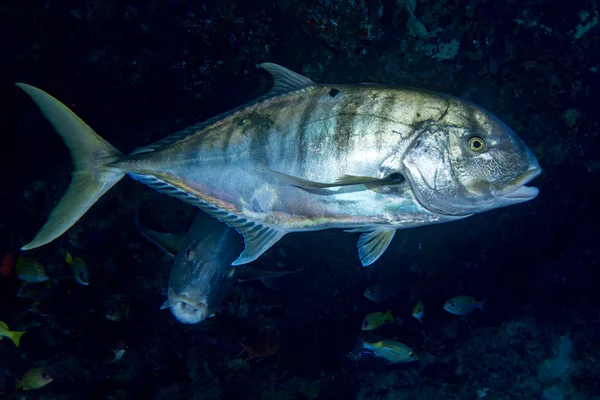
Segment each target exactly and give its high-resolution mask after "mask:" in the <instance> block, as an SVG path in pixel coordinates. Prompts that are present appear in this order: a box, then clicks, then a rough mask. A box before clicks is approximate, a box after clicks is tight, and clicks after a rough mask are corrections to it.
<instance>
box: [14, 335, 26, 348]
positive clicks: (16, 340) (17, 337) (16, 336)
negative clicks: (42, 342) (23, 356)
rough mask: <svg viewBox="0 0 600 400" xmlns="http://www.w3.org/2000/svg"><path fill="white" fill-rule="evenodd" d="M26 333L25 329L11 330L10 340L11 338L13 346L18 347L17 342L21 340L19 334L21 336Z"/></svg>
mask: <svg viewBox="0 0 600 400" xmlns="http://www.w3.org/2000/svg"><path fill="white" fill-rule="evenodd" d="M26 333H27V331H16V332H11V333H10V340H12V342H13V343H14V344H15V346H17V347H19V344H20V342H21V336H23V335H24V334H26Z"/></svg>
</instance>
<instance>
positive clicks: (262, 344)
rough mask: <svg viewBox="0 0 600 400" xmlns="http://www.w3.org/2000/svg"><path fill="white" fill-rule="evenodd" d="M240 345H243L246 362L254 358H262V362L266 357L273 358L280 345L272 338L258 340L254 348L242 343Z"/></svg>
mask: <svg viewBox="0 0 600 400" xmlns="http://www.w3.org/2000/svg"><path fill="white" fill-rule="evenodd" d="M240 344H241V345H242V353H246V357H247V358H246V360H251V359H253V358H260V359H261V360H262V359H263V358H265V357H269V356H272V355H273V354H275V353H276V352H277V350H279V344H278V343H277V342H276V341H275V340H273V339H271V338H263V339H261V340H258V341H256V342H255V344H253V345H252V346H249V345H247V344H244V343H241V342H240ZM242 353H240V354H242Z"/></svg>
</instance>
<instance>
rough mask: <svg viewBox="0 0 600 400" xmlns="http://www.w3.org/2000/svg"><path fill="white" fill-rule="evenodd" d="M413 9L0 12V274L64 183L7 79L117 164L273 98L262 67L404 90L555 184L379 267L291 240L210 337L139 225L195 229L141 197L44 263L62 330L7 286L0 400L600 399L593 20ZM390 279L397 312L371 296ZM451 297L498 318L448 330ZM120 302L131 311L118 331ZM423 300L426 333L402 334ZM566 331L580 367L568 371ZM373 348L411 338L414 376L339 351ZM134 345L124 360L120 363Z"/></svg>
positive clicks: (110, 207)
mask: <svg viewBox="0 0 600 400" xmlns="http://www.w3.org/2000/svg"><path fill="white" fill-rule="evenodd" d="M405 3H410V1H362V0H348V1H345V0H344V1H297V2H296V1H282V2H262V1H253V2H217V1H208V2H192V1H183V0H182V1H151V2H135V1H128V2H119V1H102V0H96V1H49V0H46V1H24V2H19V1H10V0H8V1H4V2H1V3H0V38H2V40H1V43H2V47H0V54H1V57H0V61H1V63H0V71H1V73H0V99H1V100H0V101H1V105H2V106H1V107H0V131H1V138H2V145H1V147H0V152H1V153H0V170H1V171H2V190H1V195H0V203H1V208H0V213H1V215H0V257H3V256H4V255H5V254H6V253H7V252H12V253H13V254H15V255H18V254H19V250H18V249H19V247H20V246H22V245H23V244H24V243H26V242H28V241H29V240H30V239H31V238H32V237H33V235H34V234H35V232H37V230H38V229H39V227H40V226H41V225H42V224H43V222H44V221H45V219H46V217H47V215H48V214H49V212H50V210H51V209H52V207H53V206H54V205H55V204H56V202H57V201H58V200H59V199H60V197H61V196H62V193H64V191H65V189H66V187H67V185H68V182H69V174H70V169H71V165H70V158H69V155H68V151H67V150H66V148H65V147H64V145H63V143H62V142H61V141H60V139H59V137H58V135H56V134H55V133H54V132H53V130H52V128H51V127H50V126H49V124H48V123H47V122H46V121H45V120H44V118H43V117H42V115H41V114H40V113H39V111H38V109H37V108H36V107H35V106H34V104H33V103H32V102H31V100H30V99H29V98H28V97H27V96H25V95H24V94H23V93H22V92H20V91H19V90H18V89H17V88H16V87H15V86H14V85H13V83H14V82H26V83H29V84H32V85H36V86H39V87H41V88H43V89H44V90H46V91H47V92H48V93H51V94H52V95H54V96H56V97H57V98H59V99H60V100H61V101H63V102H64V103H65V104H66V105H67V106H69V107H70V108H72V109H73V110H74V111H75V112H76V113H77V114H78V115H79V116H80V117H81V118H82V119H84V120H85V121H86V122H87V123H88V124H89V125H90V126H92V127H93V128H94V129H95V130H96V131H97V132H98V133H99V134H100V135H101V136H102V137H104V138H105V139H106V140H108V141H109V142H110V143H112V144H114V145H115V146H116V147H117V148H118V149H120V150H122V151H124V152H128V151H131V150H133V149H134V148H135V147H137V146H140V145H143V144H148V143H151V142H152V141H155V140H158V139H160V138H162V137H164V136H166V135H168V134H169V133H172V132H174V131H176V130H177V129H180V128H183V127H185V126H189V125H191V124H193V123H196V122H199V121H201V120H203V119H205V118H209V117H211V116H213V115H215V114H218V113H220V112H224V111H226V110H228V109H230V108H233V107H235V106H237V105H240V104H242V103H244V102H246V101H250V100H252V99H253V98H255V97H257V96H259V95H261V94H263V93H264V92H266V91H267V90H268V88H269V85H270V82H271V80H270V77H269V76H268V74H267V73H265V72H264V71H261V70H260V69H258V68H257V64H259V63H261V62H264V61H271V62H276V63H279V64H281V65H284V66H286V67H288V68H290V69H292V70H295V71H297V72H300V73H303V74H305V75H307V76H309V77H310V78H311V79H313V80H315V81H317V82H337V83H359V82H381V83H388V84H409V85H413V86H419V87H423V88H428V89H433V90H438V91H442V92H446V93H450V94H453V95H456V96H459V97H463V98H466V99H469V100H471V101H474V102H475V103H477V104H480V105H482V106H484V107H486V108H488V109H489V110H491V111H492V112H493V113H494V114H496V115H497V116H498V117H499V118H501V119H502V120H503V121H505V122H506V123H507V124H508V125H509V126H511V127H512V128H513V129H514V130H515V131H516V132H517V133H518V134H519V136H520V137H521V138H522V139H523V140H524V141H525V142H526V143H527V144H528V146H529V147H530V148H531V149H532V150H533V151H534V153H535V154H536V156H538V158H539V161H540V164H541V165H542V168H543V170H544V172H543V174H542V175H541V176H540V177H539V178H537V179H536V180H535V183H534V185H535V186H537V187H539V189H540V195H539V196H538V197H537V198H536V199H535V200H533V201H531V202H528V203H524V204H521V205H517V206H513V207H508V208H503V209H499V210H495V211H491V212H488V213H485V214H481V215H477V216H474V217H471V218H468V219H465V220H462V221H459V222H454V223H450V224H445V225H439V226H430V227H424V228H419V229H413V230H406V231H400V232H398V233H397V235H396V238H395V239H394V241H393V242H392V244H391V246H390V248H389V249H388V250H387V252H386V253H385V254H384V255H383V256H382V257H381V259H380V260H379V261H378V262H377V263H376V264H374V265H373V266H372V267H370V268H362V267H361V266H360V263H359V260H358V256H357V252H356V248H355V245H356V239H357V238H356V236H355V235H354V234H347V233H342V232H341V231H334V230H332V231H322V232H314V233H304V234H290V235H288V236H286V237H285V238H284V239H283V240H281V241H280V242H279V243H278V244H277V245H276V246H275V247H273V248H272V249H271V250H269V251H268V252H267V253H266V254H264V255H263V256H261V258H260V259H259V260H258V261H257V265H258V266H259V267H261V268H266V269H268V268H276V266H277V263H282V264H284V265H283V266H284V267H285V268H290V269H295V268H299V267H304V270H303V272H302V273H301V274H300V275H298V276H291V277H289V278H286V279H284V280H281V281H277V282H275V283H273V284H271V285H269V286H270V287H265V286H264V285H261V284H260V283H258V282H252V283H247V284H244V285H238V286H237V287H236V289H235V291H234V293H232V294H231V296H230V298H229V302H228V303H227V304H226V305H225V307H224V310H223V312H222V313H220V314H218V315H217V316H216V317H215V318H212V319H210V320H208V321H207V322H206V323H204V324H201V325H198V326H185V325H181V324H179V323H177V322H176V321H175V320H174V318H173V317H172V316H171V315H170V313H169V312H168V311H160V310H159V307H160V305H161V304H162V302H163V301H164V299H165V293H166V285H167V279H168V274H169V268H170V262H169V260H168V258H167V257H166V256H164V255H163V254H162V253H161V252H160V251H159V250H158V249H156V248H155V247H153V246H152V245H151V244H149V243H148V242H147V241H145V240H144V239H143V238H142V237H141V236H139V235H138V234H137V233H136V232H135V230H134V227H133V216H134V212H135V210H136V209H139V210H140V213H141V214H142V215H143V216H144V218H145V219H146V220H147V221H151V222H152V223H155V226H156V227H159V228H161V229H164V230H169V231H185V229H187V226H188V225H189V223H190V222H191V218H192V213H193V210H192V209H191V207H190V206H188V205H185V204H183V203H181V202H179V201H177V200H174V199H170V198H167V197H166V196H162V195H159V194H157V193H155V192H154V191H152V190H150V189H148V188H146V187H144V186H143V185H141V184H138V183H135V182H133V181H132V180H130V179H125V180H123V182H121V183H119V184H118V185H117V186H116V187H115V188H114V189H112V190H111V191H110V192H109V193H108V194H107V195H106V196H104V197H103V198H102V200H101V201H99V202H98V204H96V205H95V206H94V207H93V208H92V209H91V210H90V212H88V213H87V214H86V215H85V217H84V218H82V220H81V221H79V222H78V223H77V224H76V225H75V227H73V228H72V229H71V230H70V231H69V232H68V233H67V234H65V235H63V236H61V237H60V238H59V239H57V240H56V241H54V242H53V243H51V244H49V245H47V246H44V247H42V248H39V249H37V250H35V251H33V252H30V253H28V255H29V256H31V257H34V258H36V259H38V260H39V261H40V262H42V263H43V264H44V265H46V267H47V269H48V274H49V275H50V276H51V278H52V288H51V291H50V292H49V293H48V294H47V296H45V297H44V299H43V300H42V301H41V303H40V305H39V308H40V311H41V312H42V313H43V314H45V315H46V316H40V315H36V314H33V313H31V312H29V311H28V309H29V308H30V306H31V300H27V299H20V298H16V296H15V294H16V291H17V289H18V287H19V281H18V279H17V278H16V277H15V276H14V275H13V276H11V277H9V278H6V279H2V280H0V320H1V321H4V322H6V323H7V324H8V325H9V326H10V327H11V328H12V329H20V330H28V333H27V334H26V335H25V336H24V337H23V340H22V343H21V346H20V347H19V348H16V347H14V346H13V345H12V343H10V341H9V340H6V339H5V340H2V341H1V342H0V368H2V373H1V374H0V393H2V394H0V398H2V399H4V398H7V399H12V398H18V397H16V396H15V395H13V391H14V379H17V378H20V377H21V376H22V375H23V374H24V373H25V372H26V371H27V370H28V369H30V368H32V367H36V366H43V367H46V368H48V369H49V370H51V371H52V374H53V376H54V377H55V379H54V381H53V382H52V383H50V384H49V385H48V386H46V387H44V388H41V389H39V390H37V391H35V392H32V394H30V395H29V398H32V399H33V398H35V399H88V398H89V399H111V398H114V399H165V398H169V399H305V398H310V397H311V396H316V397H314V398H319V399H354V398H357V399H472V398H478V396H484V395H485V396H487V398H492V399H535V398H544V399H550V398H552V399H559V398H565V399H566V398H572V399H591V398H595V397H594V396H600V386H599V383H598V379H597V377H598V375H599V372H600V371H599V368H600V367H599V366H598V365H599V364H598V362H597V361H596V360H598V358H600V350H599V348H598V346H597V337H598V333H599V332H598V331H599V321H600V320H599V314H598V310H599V309H600V291H599V290H598V287H599V286H598V285H599V284H598V282H599V275H598V271H597V268H598V264H599V258H598V246H599V241H598V237H599V235H598V225H599V224H598V222H599V219H598V208H599V204H600V201H599V200H600V198H599V197H600V196H599V192H598V189H597V188H598V184H599V181H600V157H599V155H600V145H599V144H598V135H599V133H598V132H599V128H598V123H599V120H598V102H597V98H598V95H599V94H600V89H599V88H600V85H599V75H598V74H599V73H600V72H599V69H600V57H599V54H600V51H599V47H600V36H599V34H600V27H599V26H598V25H596V26H593V25H594V21H595V20H594V18H596V21H597V18H598V14H599V12H600V11H599V8H600V4H598V2H597V1H574V2H569V3H566V2H563V1H503V2H499V1H491V0H490V1H485V0H470V1H418V2H417V7H416V11H415V13H414V18H416V20H417V21H419V22H421V23H423V24H424V26H425V28H426V29H427V32H428V34H427V35H425V34H423V35H422V36H418V35H417V36H415V35H411V33H410V32H411V31H410V30H409V26H408V25H407V23H408V22H409V21H413V25H412V26H413V32H414V28H415V26H416V25H415V22H414V19H412V17H411V16H410V15H409V14H410V13H409V11H408V8H407V7H406V6H405ZM586 25H590V26H591V28H590V29H589V30H587V31H586V30H585V29H583V28H585V26H586ZM453 41H454V42H453ZM453 43H454V44H455V43H459V48H458V49H456V48H454V49H453V48H452V46H453ZM65 250H68V251H70V252H72V253H73V254H75V255H77V256H79V257H82V258H83V259H84V260H85V261H86V263H87V264H88V265H89V267H90V272H91V278H90V280H91V283H90V285H89V286H87V287H83V286H79V285H78V284H77V283H75V282H74V281H73V280H72V279H69V278H66V277H67V276H70V274H71V271H70V269H69V268H68V267H67V266H66V265H65V263H64V261H63V258H64V255H63V252H64V251H65ZM376 283H382V284H383V286H384V287H385V289H384V290H385V291H386V293H385V294H386V296H387V297H388V299H387V300H386V301H385V302H384V303H383V304H375V303H372V302H370V301H369V300H367V299H366V298H365V297H363V295H362V293H363V291H364V290H365V289H366V288H367V287H369V286H370V285H372V284H376ZM457 295H470V296H474V297H475V298H477V299H488V302H487V309H486V312H485V313H480V312H476V313H474V314H471V315H469V316H467V317H465V318H459V317H456V316H453V315H450V314H448V313H446V312H445V311H443V310H442V308H441V307H442V305H443V303H444V302H445V301H446V300H447V299H449V298H451V297H453V296H457ZM119 299H123V300H122V301H123V302H126V303H127V304H129V305H130V309H131V313H130V316H129V318H128V319H127V320H125V321H123V322H116V323H115V322H112V321H108V320H107V319H106V318H105V317H104V314H105V313H106V309H107V307H110V305H111V304H113V303H114V302H115V301H121V300H119ZM419 300H420V301H423V303H424V304H425V310H426V311H425V318H424V324H420V323H419V322H418V321H416V320H415V319H413V318H412V317H411V315H410V314H411V309H412V307H413V306H414V305H415V304H416V302H417V301H419ZM389 308H391V309H392V310H393V312H394V314H395V315H396V316H397V317H398V318H401V319H402V320H403V321H404V323H403V324H399V323H398V324H388V325H385V326H384V327H382V328H381V329H380V330H378V331H375V332H372V333H370V334H362V333H361V332H360V324H361V321H362V319H363V318H364V316H365V315H366V314H368V313H370V312H374V311H384V312H385V311H386V310H387V309H389ZM561 336H566V337H568V338H569V339H568V340H570V341H571V342H572V344H573V352H572V353H569V354H567V356H564V357H562V358H561V356H559V357H557V358H555V356H556V354H563V355H564V352H563V353H560V352H559V351H558V350H560V349H561V348H562V347H561V344H562V346H563V347H564V346H565V345H564V343H566V342H565V339H562V340H561V339H560V337H561ZM265 337H269V338H274V339H275V340H276V341H277V342H278V343H279V345H280V349H279V351H278V352H277V353H276V354H275V355H273V356H271V357H268V358H265V359H264V360H262V361H260V362H256V361H249V362H243V361H242V360H243V359H239V360H238V359H236V355H237V354H238V353H239V350H240V346H239V344H238V341H242V342H246V341H257V340H258V341H260V340H262V338H265ZM358 337H361V338H363V339H366V340H370V341H375V340H379V339H390V340H397V341H399V342H402V343H405V344H407V345H409V346H410V347H411V348H413V349H414V350H415V351H416V352H417V353H418V354H420V357H421V361H419V363H415V364H407V365H400V366H398V365H396V366H390V365H386V364H384V363H381V362H377V360H361V361H355V360H353V359H350V358H348V357H347V354H348V353H349V352H350V351H351V350H353V348H354V346H355V345H356V341H357V338H358ZM121 339H123V340H124V341H125V343H126V344H127V346H128V349H127V351H126V353H125V356H124V357H123V359H122V360H121V361H119V362H118V363H110V361H111V359H112V352H111V349H114V348H115V347H116V345H117V342H118V341H119V340H121ZM563 350H564V348H563ZM548 366H550V367H551V368H552V369H553V371H555V372H556V373H555V376H554V375H552V374H549V375H548V373H547V369H546V368H548ZM548 376H550V377H548ZM480 398H482V397H480ZM596 398H598V397H596Z"/></svg>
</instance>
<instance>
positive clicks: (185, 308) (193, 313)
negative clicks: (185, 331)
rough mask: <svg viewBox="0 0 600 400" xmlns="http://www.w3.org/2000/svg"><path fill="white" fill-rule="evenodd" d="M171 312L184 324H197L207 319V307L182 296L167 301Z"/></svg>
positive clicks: (175, 296)
mask: <svg viewBox="0 0 600 400" xmlns="http://www.w3.org/2000/svg"><path fill="white" fill-rule="evenodd" d="M169 303H170V305H171V312H172V313H173V315H174V316H175V318H176V319H177V320H178V321H179V322H181V323H184V324H197V323H200V322H202V321H204V320H205V319H206V318H208V316H209V315H208V307H207V306H206V304H203V303H199V302H197V301H194V300H192V299H190V298H189V297H187V296H184V295H174V296H172V297H171V299H169Z"/></svg>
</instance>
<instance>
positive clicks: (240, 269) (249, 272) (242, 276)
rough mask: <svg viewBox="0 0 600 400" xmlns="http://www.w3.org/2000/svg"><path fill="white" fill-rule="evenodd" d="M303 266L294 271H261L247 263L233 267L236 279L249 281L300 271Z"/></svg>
mask: <svg viewBox="0 0 600 400" xmlns="http://www.w3.org/2000/svg"><path fill="white" fill-rule="evenodd" d="M303 269H304V268H300V269H296V270H294V271H263V270H262V269H258V268H254V267H251V266H249V265H240V266H237V267H235V278H236V279H237V280H238V281H251V280H254V279H264V278H279V277H280V276H285V275H289V274H294V273H296V272H300V271H302V270H303Z"/></svg>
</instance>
